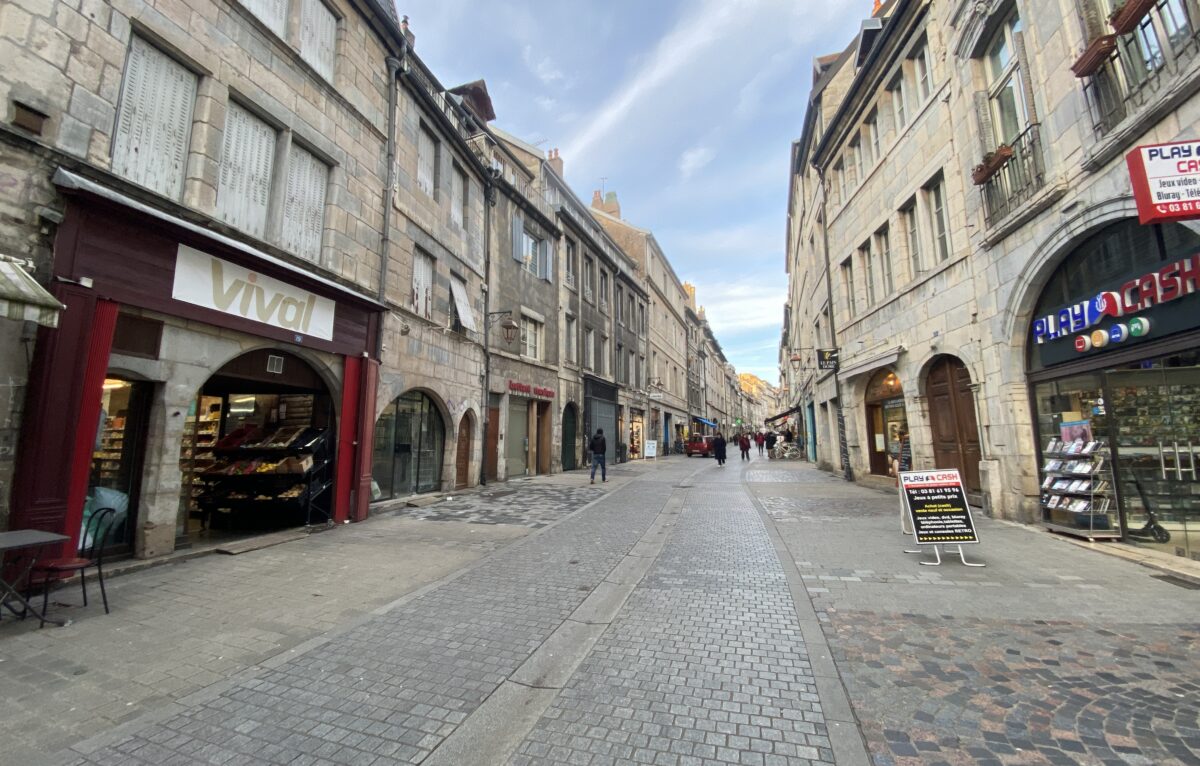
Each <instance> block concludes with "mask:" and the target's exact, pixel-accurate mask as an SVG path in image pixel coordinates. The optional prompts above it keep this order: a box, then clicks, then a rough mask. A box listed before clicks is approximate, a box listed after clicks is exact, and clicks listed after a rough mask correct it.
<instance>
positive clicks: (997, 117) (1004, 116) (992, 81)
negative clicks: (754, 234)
mask: <svg viewBox="0 0 1200 766" xmlns="http://www.w3.org/2000/svg"><path fill="white" fill-rule="evenodd" d="M1020 33H1021V17H1020V16H1018V15H1017V14H1016V13H1014V14H1013V15H1012V16H1009V17H1008V20H1007V21H1005V22H1004V25H1003V26H1002V27H1001V28H1000V29H999V30H997V32H996V36H995V37H994V38H993V39H992V43H991V45H989V46H988V48H987V56H986V61H987V74H988V98H989V100H990V102H991V112H992V114H991V118H992V134H993V135H992V138H993V140H994V141H995V143H996V145H997V146H999V145H1000V144H1012V143H1013V142H1014V141H1015V140H1016V138H1017V136H1019V135H1021V133H1022V132H1023V131H1024V130H1025V127H1026V124H1027V123H1028V109H1027V107H1026V104H1025V89H1024V87H1023V85H1022V83H1021V70H1020V64H1019V61H1018V58H1017V56H1016V36H1017V35H1019V34H1020Z"/></svg>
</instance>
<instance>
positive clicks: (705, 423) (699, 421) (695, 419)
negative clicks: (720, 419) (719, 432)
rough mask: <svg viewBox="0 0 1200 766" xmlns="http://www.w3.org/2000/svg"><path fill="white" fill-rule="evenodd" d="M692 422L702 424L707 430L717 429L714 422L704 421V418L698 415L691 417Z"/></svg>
mask: <svg viewBox="0 0 1200 766" xmlns="http://www.w3.org/2000/svg"><path fill="white" fill-rule="evenodd" d="M692 420H694V421H696V422H697V423H703V424H704V425H706V426H708V427H709V428H716V427H717V424H716V422H715V421H712V420H705V419H704V418H702V417H700V416H699V415H692Z"/></svg>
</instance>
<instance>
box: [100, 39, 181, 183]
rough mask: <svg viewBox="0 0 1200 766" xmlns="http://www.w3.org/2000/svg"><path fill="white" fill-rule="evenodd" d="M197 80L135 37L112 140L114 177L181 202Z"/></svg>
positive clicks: (131, 45)
mask: <svg viewBox="0 0 1200 766" xmlns="http://www.w3.org/2000/svg"><path fill="white" fill-rule="evenodd" d="M195 104H196V75H194V74H192V73H191V72H190V71H188V69H186V68H185V67H183V66H181V65H180V64H178V63H176V62H175V61H174V60H172V59H171V58H170V57H169V56H167V55H166V54H165V53H163V52H162V51H160V50H158V49H157V48H155V47H154V46H152V45H150V44H149V43H147V42H146V41H145V40H143V39H141V38H140V37H134V38H132V42H131V44H130V47H129V60H128V62H127V63H126V66H125V83H124V87H123V89H122V92H121V106H120V109H119V111H118V113H117V130H116V136H115V138H114V139H113V161H112V162H113V172H115V173H117V174H119V175H122V176H124V177H126V178H128V179H129V180H131V181H133V182H134V183H138V184H141V185H142V186H145V187H147V188H149V189H153V190H154V191H156V192H158V193H160V194H164V195H166V196H168V197H171V198H172V199H179V197H180V196H181V195H182V193H183V176H184V168H185V166H186V164H187V152H188V139H189V137H190V135H191V131H192V109H193V107H194V106H195Z"/></svg>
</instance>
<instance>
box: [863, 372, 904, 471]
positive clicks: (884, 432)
mask: <svg viewBox="0 0 1200 766" xmlns="http://www.w3.org/2000/svg"><path fill="white" fill-rule="evenodd" d="M866 411H867V432H868V433H867V438H868V442H867V454H868V457H869V460H870V467H871V473H873V474H876V475H878V476H887V475H890V474H892V473H894V471H895V469H894V464H895V463H896V462H897V461H898V460H899V457H900V434H901V433H902V432H904V431H906V430H907V428H908V414H907V413H906V411H905V409H904V390H903V389H902V388H901V386H900V379H899V378H897V377H896V373H894V372H892V371H891V370H880V371H879V372H877V373H876V374H875V377H873V378H872V379H871V382H870V383H868V384H867V393H866Z"/></svg>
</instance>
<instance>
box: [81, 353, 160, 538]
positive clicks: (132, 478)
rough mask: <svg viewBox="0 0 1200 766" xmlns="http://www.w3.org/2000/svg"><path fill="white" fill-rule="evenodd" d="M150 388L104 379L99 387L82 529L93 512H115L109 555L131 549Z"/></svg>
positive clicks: (125, 381) (121, 380)
mask: <svg viewBox="0 0 1200 766" xmlns="http://www.w3.org/2000/svg"><path fill="white" fill-rule="evenodd" d="M152 387H153V384H151V383H146V382H143V381H134V380H125V379H122V378H116V377H109V378H106V379H105V380H104V385H103V388H102V394H101V399H100V420H99V425H98V428H97V430H96V443H95V446H94V447H93V451H92V465H91V472H90V476H89V481H88V494H87V499H86V501H85V502H84V508H83V529H86V527H87V523H88V519H89V518H91V515H92V513H93V512H94V511H96V510H99V509H101V508H112V509H114V511H115V512H116V513H115V517H114V522H113V527H112V531H111V532H110V533H109V537H108V540H107V541H106V543H107V547H108V549H109V551H110V552H112V553H121V552H128V551H130V550H132V545H133V531H134V527H135V524H134V523H133V519H135V518H136V515H137V505H138V490H139V487H140V483H141V482H140V480H141V473H142V460H143V441H144V440H145V436H146V422H147V419H148V418H147V415H148V412H147V410H148V407H149V402H150V390H151V388H152ZM81 539H82V538H81Z"/></svg>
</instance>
